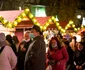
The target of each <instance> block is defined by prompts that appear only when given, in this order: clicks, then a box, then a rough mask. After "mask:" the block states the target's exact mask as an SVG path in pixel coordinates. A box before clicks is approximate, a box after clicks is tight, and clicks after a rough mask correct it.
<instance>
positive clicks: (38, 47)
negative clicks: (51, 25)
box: [25, 36, 46, 70]
mask: <svg viewBox="0 0 85 70" xmlns="http://www.w3.org/2000/svg"><path fill="white" fill-rule="evenodd" d="M30 46H31V48H28V50H27V53H26V57H25V59H27V60H25V70H45V59H46V57H45V51H46V49H45V42H44V39H43V38H42V37H41V36H37V37H35V38H34V40H33V42H32V43H31V44H30ZM30 46H29V47H30ZM29 49H30V50H29ZM28 51H29V52H28Z"/></svg>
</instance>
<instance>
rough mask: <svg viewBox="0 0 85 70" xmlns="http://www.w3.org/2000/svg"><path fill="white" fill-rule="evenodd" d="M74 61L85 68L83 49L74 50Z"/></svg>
mask: <svg viewBox="0 0 85 70" xmlns="http://www.w3.org/2000/svg"><path fill="white" fill-rule="evenodd" d="M74 62H75V63H76V65H79V66H82V67H83V69H85V51H84V50H82V51H78V50H76V51H75V53H74Z"/></svg>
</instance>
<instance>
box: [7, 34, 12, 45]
mask: <svg viewBox="0 0 85 70" xmlns="http://www.w3.org/2000/svg"><path fill="white" fill-rule="evenodd" d="M6 40H7V41H8V42H9V43H10V44H13V40H12V37H11V35H7V36H6Z"/></svg>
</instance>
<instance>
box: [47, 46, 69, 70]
mask: <svg viewBox="0 0 85 70" xmlns="http://www.w3.org/2000/svg"><path fill="white" fill-rule="evenodd" d="M47 57H48V62H47V63H48V65H49V64H50V63H49V62H50V61H54V63H53V64H52V63H51V64H52V70H66V62H67V61H68V59H69V57H68V52H67V50H66V48H65V47H62V48H61V49H53V50H52V51H50V50H49V51H48V54H47ZM58 62H60V64H58Z"/></svg>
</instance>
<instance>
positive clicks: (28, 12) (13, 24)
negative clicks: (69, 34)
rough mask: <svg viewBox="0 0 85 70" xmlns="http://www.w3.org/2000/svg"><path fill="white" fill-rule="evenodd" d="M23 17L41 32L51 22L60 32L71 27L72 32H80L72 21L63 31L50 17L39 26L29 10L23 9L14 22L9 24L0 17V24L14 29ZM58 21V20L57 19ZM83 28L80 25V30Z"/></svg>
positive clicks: (52, 17) (53, 17)
mask: <svg viewBox="0 0 85 70" xmlns="http://www.w3.org/2000/svg"><path fill="white" fill-rule="evenodd" d="M24 17H28V18H29V19H30V20H31V21H32V22H33V24H35V25H38V26H39V27H40V28H41V29H42V30H46V28H47V27H48V26H49V25H50V24H51V23H52V22H53V23H55V24H56V27H57V28H58V30H59V31H61V32H63V33H64V32H65V31H66V30H67V29H68V28H69V27H73V28H74V31H77V30H80V28H76V27H75V24H74V22H73V21H72V20H70V21H69V23H68V24H67V25H66V27H65V29H63V28H62V27H61V26H60V24H59V23H58V21H57V20H56V17H55V16H51V17H50V18H49V19H48V20H47V21H46V23H45V24H44V25H43V26H41V25H40V23H39V22H38V21H37V20H36V19H35V17H34V15H33V14H32V13H31V12H30V10H29V9H25V10H24V12H22V13H21V14H20V15H19V16H18V17H17V18H16V19H15V20H14V22H9V21H8V20H6V19H4V18H3V17H2V16H1V15H0V22H1V23H2V25H3V26H4V27H6V28H14V27H16V26H17V25H18V23H20V22H21V21H22V20H23V18H24ZM57 19H58V18H57ZM83 27H84V26H83V25H82V26H81V28H83Z"/></svg>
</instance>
